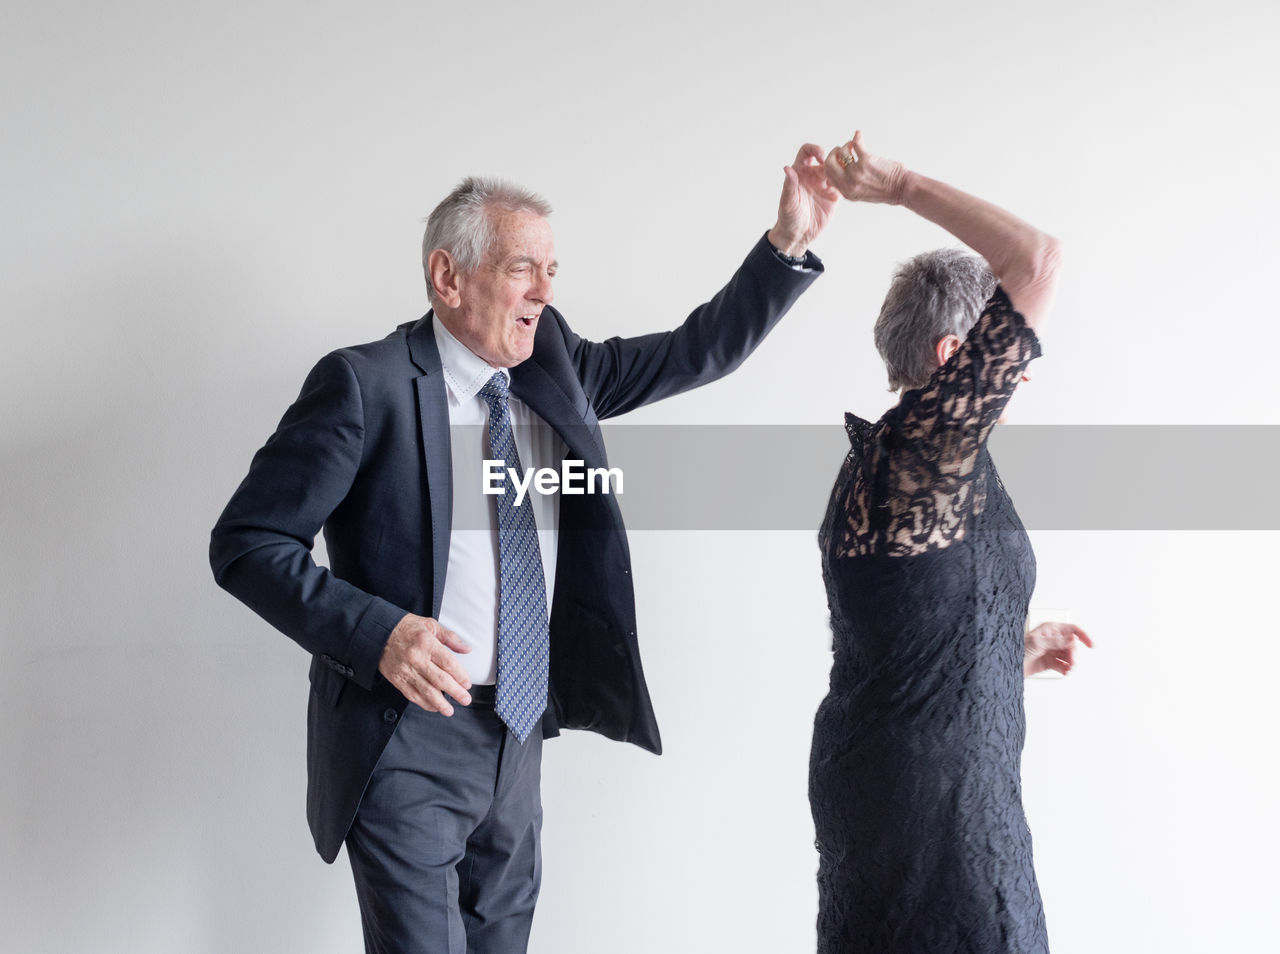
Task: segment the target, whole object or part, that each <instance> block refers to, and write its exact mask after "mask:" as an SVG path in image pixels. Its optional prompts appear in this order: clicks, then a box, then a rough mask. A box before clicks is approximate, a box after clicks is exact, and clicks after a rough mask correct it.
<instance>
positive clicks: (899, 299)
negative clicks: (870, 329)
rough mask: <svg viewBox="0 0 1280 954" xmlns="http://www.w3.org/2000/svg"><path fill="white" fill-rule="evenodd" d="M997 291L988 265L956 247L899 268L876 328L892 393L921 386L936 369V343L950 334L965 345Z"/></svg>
mask: <svg viewBox="0 0 1280 954" xmlns="http://www.w3.org/2000/svg"><path fill="white" fill-rule="evenodd" d="M995 287H996V277H995V275H993V274H991V268H990V267H989V266H988V265H987V263H986V260H985V259H983V258H981V257H980V256H977V255H973V254H971V253H969V252H965V251H961V250H960V249H956V248H940V249H938V250H937V251H934V252H924V253H923V254H921V255H917V256H916V257H915V258H913V259H911V260H910V261H907V262H904V263H903V264H902V265H900V266H899V267H898V271H897V272H896V273H895V274H894V276H893V283H892V284H891V285H890V286H889V294H887V295H886V296H885V299H884V304H883V305H882V306H881V307H880V317H879V318H877V319H876V329H875V337H876V348H877V349H878V350H879V351H880V357H882V358H884V363H885V367H886V368H887V369H888V371H889V390H890V391H896V390H898V389H899V388H918V387H923V386H924V385H925V383H927V382H928V380H929V377H930V375H932V374H933V372H934V370H935V369H936V368H937V367H938V359H937V356H936V351H935V349H936V346H937V344H938V342H939V341H940V340H941V339H942V338H944V337H946V336H947V335H956V336H957V337H959V338H960V339H961V340H962V341H963V340H964V337H965V336H966V335H967V334H968V333H969V329H970V328H972V327H973V326H974V325H975V324H976V323H977V321H978V316H979V315H981V314H982V306H983V305H985V304H986V302H987V299H988V298H990V297H991V293H992V292H994V291H995Z"/></svg>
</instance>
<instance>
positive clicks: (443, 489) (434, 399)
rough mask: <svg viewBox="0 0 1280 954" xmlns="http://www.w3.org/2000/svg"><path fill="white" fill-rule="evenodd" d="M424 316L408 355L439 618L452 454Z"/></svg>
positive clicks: (440, 378) (412, 333) (434, 608)
mask: <svg viewBox="0 0 1280 954" xmlns="http://www.w3.org/2000/svg"><path fill="white" fill-rule="evenodd" d="M433 318H434V316H433V315H432V313H431V312H427V315H426V317H424V318H423V319H422V320H421V321H419V322H418V323H417V324H415V325H414V326H413V327H412V328H410V329H409V333H408V336H407V339H408V344H409V356H410V357H411V358H412V359H413V363H414V364H416V365H417V366H418V367H419V368H420V369H421V370H422V372H423V374H422V375H421V377H419V378H418V379H417V380H416V381H415V382H414V385H415V387H416V388H417V393H418V421H419V424H420V427H421V430H422V458H423V464H424V465H425V466H426V471H427V486H426V487H425V488H424V490H425V493H426V497H427V502H428V506H429V507H430V511H431V563H432V572H431V585H432V593H431V615H432V616H433V617H439V615H440V603H441V601H442V600H443V599H444V578H445V572H446V571H447V570H448V568H449V535H450V529H451V527H452V524H453V455H452V450H451V447H450V439H449V399H448V396H447V395H446V393H445V386H444V373H443V370H442V368H441V366H440V351H439V349H438V348H437V347H436V336H435V332H434V331H433V330H432V327H431V322H432V320H433Z"/></svg>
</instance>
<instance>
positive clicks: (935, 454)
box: [809, 288, 1048, 954]
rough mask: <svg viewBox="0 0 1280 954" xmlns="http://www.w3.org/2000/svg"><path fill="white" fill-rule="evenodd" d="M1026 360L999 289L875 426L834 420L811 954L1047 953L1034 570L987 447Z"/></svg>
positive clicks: (1024, 331)
mask: <svg viewBox="0 0 1280 954" xmlns="http://www.w3.org/2000/svg"><path fill="white" fill-rule="evenodd" d="M1039 353H1040V349H1039V344H1038V342H1037V340H1036V337H1035V334H1034V333H1033V332H1032V331H1031V329H1030V328H1028V327H1027V326H1026V324H1025V322H1024V321H1023V319H1022V316H1021V315H1020V314H1018V313H1017V312H1016V311H1014V309H1013V307H1012V305H1011V304H1010V303H1009V299H1008V297H1007V296H1006V295H1005V293H1004V291H1003V290H1001V289H999V288H997V289H996V292H995V294H994V295H993V296H992V298H991V300H990V301H989V302H988V303H987V306H986V309H985V310H984V312H983V314H982V317H981V318H980V319H979V321H978V323H977V324H976V325H975V326H974V328H973V330H972V331H971V332H970V333H969V336H968V337H967V339H966V340H965V341H964V343H963V344H962V345H961V347H960V349H959V350H958V351H957V352H956V353H955V354H954V355H953V356H952V358H951V360H950V361H948V362H947V363H946V365H944V366H943V367H942V368H940V369H939V370H938V371H937V372H936V373H935V374H934V376H933V377H932V378H931V379H930V381H929V383H928V384H927V385H926V386H925V387H923V388H920V389H918V390H914V391H909V392H907V393H906V394H905V395H904V396H903V398H902V400H901V401H900V402H899V404H898V405H897V406H896V407H895V408H893V409H892V410H890V411H889V412H888V413H887V414H885V416H884V417H882V418H881V419H880V421H879V422H878V423H876V424H869V423H867V422H866V421H863V420H861V419H859V418H856V417H854V416H853V415H847V416H846V427H847V429H848V431H849V440H850V443H851V444H852V447H851V449H850V451H849V455H848V457H847V458H846V459H845V462H844V466H843V467H842V468H841V471H840V476H839V478H838V479H837V480H836V485H835V489H834V490H833V491H832V495H831V502H830V504H829V505H828V507H827V514H826V517H825V519H824V520H823V524H822V529H821V531H820V533H819V543H820V545H821V548H822V558H823V577H824V580H825V582H826V587H827V599H828V601H829V603H830V607H831V628H832V631H833V634H834V649H835V660H834V664H833V666H832V670H831V690H830V693H829V694H828V695H827V697H826V699H825V700H823V702H822V705H821V707H820V708H819V709H818V715H817V719H816V721H815V725H814V732H813V752H812V756H811V760H810V775H809V797H810V803H811V805H812V808H813V819H814V826H815V829H816V831H817V839H818V851H819V855H820V863H819V870H818V890H819V914H818V950H819V951H820V952H821V954H837V952H840V954H845V952H850V954H851V952H867V954H891V952H894V954H897V952H900V954H935V952H938V954H940V952H947V954H953V952H954V954H959V952H966V954H968V952H972V954H995V952H1010V954H1013V952H1017V954H1032V952H1047V951H1048V941H1047V939H1046V936H1045V925H1044V914H1043V911H1042V909H1041V905H1040V891H1039V888H1038V887H1037V885H1036V878H1035V872H1034V871H1033V870H1032V866H1031V833H1030V831H1028V829H1027V823H1026V819H1025V817H1024V815H1023V812H1022V786H1021V779H1020V766H1021V757H1022V742H1023V735H1024V726H1025V723H1024V718H1023V706H1022V693H1023V686H1022V678H1023V676H1022V653H1023V627H1024V624H1025V620H1026V615H1027V604H1028V601H1029V599H1030V596H1031V590H1032V587H1033V586H1034V583H1035V558H1034V556H1033V555H1032V552H1031V544H1030V541H1029V540H1028V539H1027V535H1026V532H1025V531H1024V530H1023V527H1022V523H1021V521H1020V520H1019V519H1018V515H1017V513H1015V512H1014V509H1013V505H1012V503H1011V502H1010V500H1009V497H1008V495H1007V494H1006V493H1005V491H1004V487H1003V486H1002V485H1001V483H1000V478H999V476H998V475H997V474H996V470H995V467H994V465H993V464H992V462H991V458H990V455H989V454H988V453H987V448H986V444H987V437H988V436H989V435H990V433H991V428H992V427H993V426H994V425H995V423H996V419H997V418H998V417H999V416H1000V412H1001V410H1002V409H1003V408H1004V405H1005V403H1006V402H1007V401H1008V399H1009V396H1010V395H1011V394H1012V393H1013V390H1014V388H1015V387H1016V386H1017V384H1018V381H1019V379H1020V376H1021V374H1022V372H1023V370H1024V369H1025V367H1026V365H1027V363H1028V362H1029V361H1030V360H1031V359H1032V358H1034V357H1036V356H1038V355H1039Z"/></svg>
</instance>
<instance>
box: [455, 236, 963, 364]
mask: <svg viewBox="0 0 1280 954" xmlns="http://www.w3.org/2000/svg"><path fill="white" fill-rule="evenodd" d="M433 254H434V253H433ZM959 347H960V338H959V337H957V336H956V335H943V336H942V337H941V338H939V339H938V343H937V344H936V345H934V352H935V353H936V354H937V356H938V367H942V366H943V365H944V364H946V363H947V362H948V361H949V360H950V359H951V356H952V355H953V354H955V353H956V350H957V349H958V348H959Z"/></svg>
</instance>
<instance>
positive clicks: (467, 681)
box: [378, 613, 471, 716]
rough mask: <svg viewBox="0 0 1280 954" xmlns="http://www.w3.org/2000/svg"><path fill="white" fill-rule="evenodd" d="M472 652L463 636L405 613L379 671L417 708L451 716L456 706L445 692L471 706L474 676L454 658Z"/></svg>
mask: <svg viewBox="0 0 1280 954" xmlns="http://www.w3.org/2000/svg"><path fill="white" fill-rule="evenodd" d="M451 650H452V651H451ZM470 651H471V647H470V646H468V645H467V643H466V641H465V640H463V639H462V637H461V636H459V635H458V634H457V633H455V632H452V631H451V630H447V629H445V628H444V627H443V626H441V625H440V624H439V623H437V622H436V621H435V620H434V619H431V618H430V617H428V616H415V615H414V614H413V613H406V614H405V616H404V618H403V619H401V620H400V622H398V623H396V628H395V629H393V630H392V631H391V635H390V636H388V637H387V645H386V647H385V648H384V649H383V650H382V659H381V660H380V661H379V662H378V672H380V673H382V675H383V676H384V677H386V680H387V682H389V683H391V685H393V686H395V687H396V688H397V689H399V690H400V692H401V693H403V694H404V697H405V698H406V699H408V700H409V701H410V702H412V703H413V704H414V705H416V706H421V707H422V708H423V709H426V710H427V711H428V712H439V713H440V714H441V715H446V716H451V715H453V706H451V705H450V704H449V700H448V699H446V698H445V694H446V693H447V694H448V695H450V696H453V698H454V699H456V700H457V701H458V702H459V703H460V704H462V705H464V706H469V705H471V694H470V693H469V692H467V690H468V689H470V688H471V677H470V676H468V675H467V672H466V670H465V669H463V668H462V664H461V663H459V662H458V659H457V657H456V656H454V653H455V652H456V653H467V652H470Z"/></svg>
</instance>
